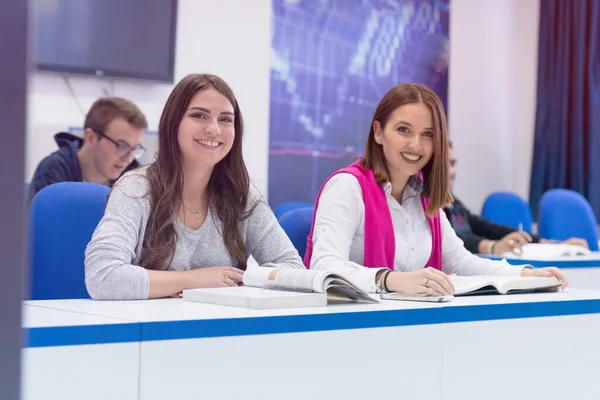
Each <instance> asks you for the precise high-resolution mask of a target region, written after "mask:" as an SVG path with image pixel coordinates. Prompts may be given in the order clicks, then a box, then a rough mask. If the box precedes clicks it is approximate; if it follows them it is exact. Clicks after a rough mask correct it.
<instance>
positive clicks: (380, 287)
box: [375, 270, 392, 294]
mask: <svg viewBox="0 0 600 400" xmlns="http://www.w3.org/2000/svg"><path fill="white" fill-rule="evenodd" d="M390 272H392V271H390V270H387V271H383V273H382V274H381V276H379V279H377V283H376V285H375V293H377V294H382V293H389V292H388V291H387V290H385V288H384V287H383V282H384V280H385V277H386V276H387V274H389V273H390Z"/></svg>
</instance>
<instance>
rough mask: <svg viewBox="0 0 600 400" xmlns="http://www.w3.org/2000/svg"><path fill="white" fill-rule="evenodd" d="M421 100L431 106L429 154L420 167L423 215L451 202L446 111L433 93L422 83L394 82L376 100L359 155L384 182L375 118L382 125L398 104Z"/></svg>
mask: <svg viewBox="0 0 600 400" xmlns="http://www.w3.org/2000/svg"><path fill="white" fill-rule="evenodd" d="M413 103H422V104H425V105H426V106H427V107H429V109H430V110H431V114H432V116H433V129H434V134H433V156H432V157H431V160H429V162H428V163H427V164H426V165H425V167H423V169H422V170H421V173H422V174H423V196H425V197H427V198H428V199H429V207H428V208H427V210H426V215H427V216H432V215H434V214H435V213H437V212H438V210H439V209H440V208H443V207H445V206H446V205H448V204H450V203H452V195H451V194H450V185H449V182H448V162H449V161H448V134H447V132H446V113H445V112H444V106H443V104H442V101H441V100H440V98H439V97H438V95H437V94H435V92H434V91H433V90H431V89H429V88H428V87H427V86H425V85H422V84H413V83H402V84H400V85H397V86H394V87H393V88H391V89H390V91H389V92H387V93H386V95H385V96H383V99H381V101H380V102H379V105H378V106H377V109H376V110H375V114H374V115H373V120H372V121H371V128H370V131H369V138H368V139H367V145H366V148H365V154H364V156H363V158H362V159H361V161H360V162H361V165H362V167H363V168H368V169H372V170H373V173H374V174H375V179H376V180H377V182H378V183H380V184H381V183H384V182H388V181H389V180H390V175H389V172H388V168H387V162H386V160H385V155H384V154H383V147H382V146H381V145H380V144H378V143H377V142H376V141H375V130H374V124H375V121H379V123H380V124H381V129H384V128H385V125H386V123H387V122H388V119H389V118H390V115H391V114H392V113H393V112H394V110H396V109H397V108H398V107H402V106H404V105H406V104H413Z"/></svg>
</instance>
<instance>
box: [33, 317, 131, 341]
mask: <svg viewBox="0 0 600 400" xmlns="http://www.w3.org/2000/svg"><path fill="white" fill-rule="evenodd" d="M23 331H24V334H25V338H24V343H25V347H55V346H77V345H84V344H109V343H131V342H139V341H140V339H141V334H140V332H141V331H140V324H139V323H137V322H135V323H127V324H108V325H75V326H56V327H41V328H25V329H24V330H23Z"/></svg>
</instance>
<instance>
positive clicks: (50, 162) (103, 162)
mask: <svg viewBox="0 0 600 400" xmlns="http://www.w3.org/2000/svg"><path fill="white" fill-rule="evenodd" d="M83 128H84V131H83V137H82V138H80V137H77V136H74V135H71V134H69V133H65V132H61V133H58V134H56V135H55V136H54V140H55V141H56V144H57V145H58V148H59V149H58V150H57V151H55V152H54V153H52V154H50V155H49V156H47V157H46V158H44V159H43V160H42V161H41V162H40V163H39V164H38V166H37V168H36V170H35V172H34V174H33V178H32V179H31V183H30V184H29V195H28V198H29V201H30V202H31V200H32V199H33V198H34V197H35V195H36V194H37V193H38V192H39V191H40V190H42V189H43V188H45V187H46V186H49V185H51V184H53V183H57V182H93V183H98V184H102V185H109V186H110V185H112V184H113V183H114V182H115V181H116V180H117V179H118V178H119V177H120V176H121V175H122V174H123V173H124V172H125V171H129V170H131V169H134V168H136V167H138V166H139V164H138V163H137V161H136V160H137V159H138V158H139V157H141V156H142V155H143V154H144V151H145V149H144V147H142V145H141V143H142V134H143V132H144V130H146V129H147V128H148V123H147V121H146V117H145V116H144V114H143V113H142V112H141V111H140V109H139V108H138V107H137V106H136V105H135V104H134V103H132V102H131V101H129V100H127V99H123V98H119V97H108V98H101V99H98V100H96V102H94V104H93V105H92V107H91V108H90V110H89V111H88V113H87V115H86V117H85V122H84V124H83Z"/></svg>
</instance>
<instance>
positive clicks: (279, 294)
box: [183, 286, 327, 309]
mask: <svg viewBox="0 0 600 400" xmlns="http://www.w3.org/2000/svg"><path fill="white" fill-rule="evenodd" d="M183 299H184V300H188V301H195V302H198V303H208V304H218V305H222V306H231V307H244V308H254V309H269V308H298V307H322V306H326V305H327V295H326V294H325V293H299V292H289V291H283V290H266V289H262V288H257V287H251V286H238V287H222V288H211V289H191V290H184V291H183Z"/></svg>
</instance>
